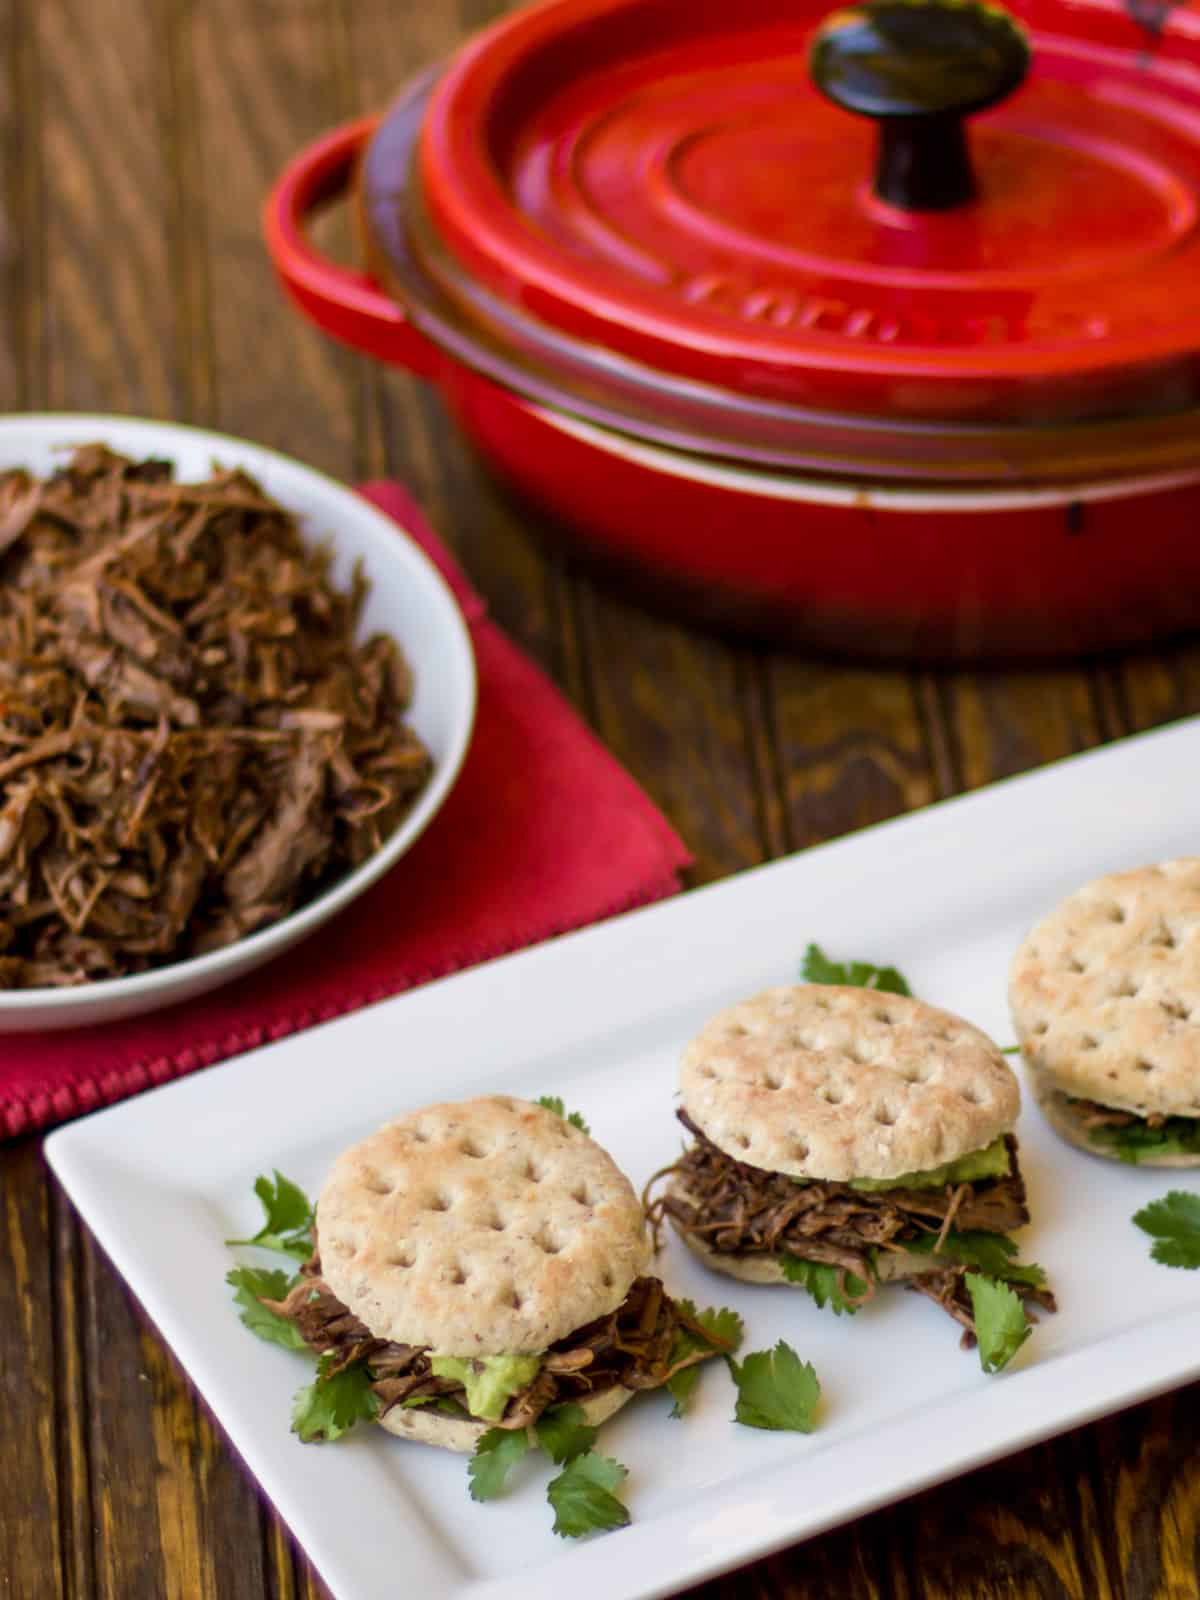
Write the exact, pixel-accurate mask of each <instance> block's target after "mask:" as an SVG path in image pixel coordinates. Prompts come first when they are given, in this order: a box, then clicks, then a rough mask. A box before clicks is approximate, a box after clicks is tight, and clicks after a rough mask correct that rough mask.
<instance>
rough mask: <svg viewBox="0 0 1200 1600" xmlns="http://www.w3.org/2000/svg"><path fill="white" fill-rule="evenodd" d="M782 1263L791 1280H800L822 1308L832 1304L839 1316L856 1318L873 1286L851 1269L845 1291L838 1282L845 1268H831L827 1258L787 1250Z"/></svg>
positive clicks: (784, 1271) (802, 1286)
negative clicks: (808, 1257) (815, 1258)
mask: <svg viewBox="0 0 1200 1600" xmlns="http://www.w3.org/2000/svg"><path fill="white" fill-rule="evenodd" d="M779 1265H780V1266H781V1267H782V1268H783V1275H784V1277H785V1278H786V1279H787V1281H788V1282H789V1283H798V1284H799V1285H800V1286H801V1288H804V1289H807V1290H808V1292H809V1294H810V1295H812V1297H813V1299H814V1300H815V1301H816V1302H817V1304H818V1306H820V1308H821V1310H822V1311H824V1309H825V1307H826V1306H828V1307H829V1309H830V1310H831V1311H832V1312H833V1314H834V1316H835V1317H841V1316H847V1317H852V1316H853V1315H854V1313H855V1312H856V1311H857V1310H858V1309H859V1306H860V1304H861V1302H862V1299H863V1297H864V1296H865V1295H866V1293H867V1290H868V1288H869V1287H870V1285H869V1284H866V1283H864V1282H863V1281H862V1279H861V1278H859V1277H857V1276H856V1275H855V1274H854V1273H853V1272H847V1273H846V1275H845V1292H844V1291H843V1289H842V1286H841V1284H840V1283H839V1281H838V1279H839V1277H840V1275H841V1273H842V1271H843V1269H842V1268H841V1267H831V1266H830V1265H829V1264H828V1263H827V1262H824V1261H805V1260H804V1259H803V1258H802V1257H801V1256H793V1255H789V1254H788V1253H787V1252H786V1251H785V1252H784V1253H783V1254H782V1255H781V1256H780V1257H779ZM847 1293H848V1295H849V1298H847Z"/></svg>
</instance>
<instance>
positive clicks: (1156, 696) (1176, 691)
mask: <svg viewBox="0 0 1200 1600" xmlns="http://www.w3.org/2000/svg"><path fill="white" fill-rule="evenodd" d="M1113 679H1114V688H1113V693H1114V696H1115V697H1117V698H1118V699H1119V701H1120V703H1121V705H1122V706H1123V708H1124V711H1125V717H1126V720H1127V721H1128V724H1129V726H1130V727H1131V728H1152V727H1156V726H1157V725H1158V724H1159V723H1163V722H1173V721H1174V720H1175V719H1176V718H1178V717H1188V716H1194V715H1196V713H1197V712H1200V644H1197V643H1196V642H1194V641H1193V642H1184V643H1180V644H1176V645H1173V646H1171V647H1169V648H1167V649H1164V650H1161V651H1156V652H1154V653H1153V654H1143V655H1137V656H1131V657H1129V658H1128V659H1127V660H1125V661H1123V662H1120V663H1119V664H1117V666H1116V667H1114V669H1113Z"/></svg>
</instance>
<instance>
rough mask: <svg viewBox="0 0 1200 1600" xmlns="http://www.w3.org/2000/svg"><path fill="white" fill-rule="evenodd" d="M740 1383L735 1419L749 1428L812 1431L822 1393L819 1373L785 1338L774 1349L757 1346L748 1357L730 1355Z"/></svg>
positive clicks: (731, 1365) (731, 1364)
mask: <svg viewBox="0 0 1200 1600" xmlns="http://www.w3.org/2000/svg"><path fill="white" fill-rule="evenodd" d="M729 1370H730V1372H731V1373H732V1374H733V1381H734V1383H735V1384H736V1385H737V1391H738V1399H737V1408H736V1410H735V1411H734V1414H733V1415H734V1421H735V1422H742V1423H745V1425H746V1427H748V1428H770V1429H773V1430H776V1431H779V1432H782V1431H784V1430H790V1431H791V1432H794V1433H811V1432H812V1429H813V1412H814V1411H815V1409H816V1405H817V1401H818V1399H819V1398H820V1395H821V1385H820V1383H819V1382H818V1380H817V1375H816V1373H815V1372H814V1371H813V1369H812V1367H811V1365H810V1364H809V1363H808V1362H807V1361H801V1359H800V1357H799V1356H798V1355H797V1354H796V1352H795V1351H794V1350H793V1349H792V1347H791V1345H789V1344H785V1343H784V1341H783V1340H782V1339H781V1340H780V1341H779V1343H778V1344H777V1345H776V1346H775V1348H774V1350H755V1351H753V1352H752V1353H751V1354H750V1355H748V1356H747V1357H746V1359H745V1360H744V1361H741V1362H738V1361H735V1360H734V1358H733V1357H732V1356H730V1357H729Z"/></svg>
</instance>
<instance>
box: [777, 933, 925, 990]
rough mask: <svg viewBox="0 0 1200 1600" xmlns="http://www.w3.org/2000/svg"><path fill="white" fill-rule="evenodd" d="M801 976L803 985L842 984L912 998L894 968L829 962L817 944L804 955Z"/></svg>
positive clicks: (859, 963)
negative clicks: (905, 995)
mask: <svg viewBox="0 0 1200 1600" xmlns="http://www.w3.org/2000/svg"><path fill="white" fill-rule="evenodd" d="M800 976H801V977H802V978H803V979H804V981H805V983H842V984H849V986H850V987H851V988H852V989H878V990H880V991H881V992H882V993H883V994H907V995H911V994H912V990H911V989H910V988H909V987H908V983H907V981H906V980H905V979H904V978H903V977H902V976H901V974H900V973H899V972H897V970H896V968H895V967H877V966H875V965H874V963H873V962H870V961H831V960H830V959H829V957H828V956H827V955H826V954H825V952H824V950H822V949H821V947H820V945H819V944H810V945H809V947H808V949H807V950H806V951H805V952H804V961H803V964H802V965H801V967H800Z"/></svg>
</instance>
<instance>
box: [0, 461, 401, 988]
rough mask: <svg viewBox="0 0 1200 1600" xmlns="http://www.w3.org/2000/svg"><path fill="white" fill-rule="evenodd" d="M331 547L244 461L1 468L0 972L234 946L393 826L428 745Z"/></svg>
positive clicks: (85, 976) (4, 978)
mask: <svg viewBox="0 0 1200 1600" xmlns="http://www.w3.org/2000/svg"><path fill="white" fill-rule="evenodd" d="M329 563H330V556H329V552H328V550H326V549H324V548H322V547H321V546H319V545H314V544H312V543H309V542H307V541H306V540H305V539H304V538H303V537H302V536H301V532H300V529H299V527H298V525H297V521H296V518H295V517H294V516H293V515H292V514H291V513H290V512H288V511H287V510H286V509H285V508H284V507H282V506H280V505H278V504H277V503H276V502H274V501H273V500H271V499H270V498H269V497H268V496H267V495H265V494H264V493H263V491H262V490H261V489H260V488H259V486H258V484H257V483H255V482H254V480H253V479H252V478H250V477H248V476H247V475H246V474H245V473H243V472H240V471H231V472H222V471H217V472H215V473H214V475H213V476H212V477H211V478H210V479H208V480H207V481H206V482H203V483H188V484H181V483H176V482H175V481H174V476H173V468H172V466H171V463H170V462H167V461H160V460H147V461H142V462H134V461H131V460H128V459H126V458H125V457H123V456H119V455H115V454H113V453H112V452H111V451H110V450H108V449H107V448H106V447H105V446H103V445H89V446H86V447H85V448H82V449H80V450H77V451H76V452H75V454H74V455H73V457H72V458H71V460H70V461H69V463H68V464H67V465H66V466H64V467H63V468H62V469H61V470H60V471H58V472H55V473H54V474H53V475H52V476H51V477H49V478H45V479H39V478H36V477H34V476H32V475H31V474H29V473H27V472H25V471H22V470H14V471H8V472H5V473H2V474H0V988H8V989H17V988H39V987H44V986H62V985H75V984H83V983H87V982H89V981H92V980H96V979H103V978H115V977H121V976H124V975H126V974H129V973H134V972H143V971H146V970H147V969H149V968H152V967H160V966H164V965H166V964H168V963H170V962H174V961H178V960H181V959H183V958H184V957H186V956H191V955H197V954H200V953H202V952H204V951H208V950H213V949H215V948H217V947H219V946H222V945H227V944H231V943H233V942H234V941H236V940H238V939H241V938H243V937H244V936H245V935H247V934H249V933H252V932H253V931H254V930H255V929H258V928H262V927H266V926H267V925H268V924H270V923H273V922H275V921H277V920H279V919H280V918H281V917H284V916H286V915H287V914H288V913H289V912H291V911H294V910H296V909H297V908H298V907H299V906H302V905H304V904H306V903H307V902H308V901H310V900H312V899H313V898H314V897H315V896H316V895H318V894H320V893H321V892H322V890H324V889H325V888H327V887H328V886H329V885H330V884H331V883H333V882H334V881H336V880H337V879H338V878H339V877H341V876H343V875H344V874H345V873H347V872H348V871H350V870H351V869H352V868H354V867H356V866H358V865H359V864H360V863H361V862H363V861H364V860H366V858H367V857H368V856H370V855H371V854H372V853H373V852H374V851H376V850H377V849H378V848H379V847H380V846H381V845H382V844H383V843H384V841H385V840H386V839H387V837H388V836H389V834H391V833H392V832H393V830H394V829H395V828H396V826H397V825H398V824H399V822H400V821H401V819H402V818H403V817H404V815H405V814H406V812H407V811H408V810H409V809H410V807H411V806H412V804H413V802H414V801H415V799H416V797H417V795H418V794H419V793H420V791H421V790H422V788H423V787H424V786H425V784H426V782H427V780H428V778H429V774H430V771H431V761H430V757H429V754H428V752H427V751H426V749H425V747H424V745H423V744H422V743H421V741H420V739H419V738H418V737H417V735H416V734H415V733H414V732H413V731H412V729H411V728H410V727H408V726H407V724H406V723H405V720H404V712H405V709H406V707H407V705H408V703H409V700H410V696H411V679H410V674H409V670H408V667H407V665H406V663H405V661H404V659H403V656H402V655H401V652H400V650H399V648H398V647H397V645H396V643H395V641H394V640H393V639H391V638H390V637H388V636H386V635H382V634H376V635H375V636H373V637H372V638H369V639H366V640H361V639H358V638H357V637H356V621H357V617H358V613H359V609H360V607H361V604H362V601H363V599H364V597H365V594H366V589H367V585H366V581H365V579H364V578H363V577H362V576H361V574H359V575H356V578H355V581H354V584H353V586H352V588H351V590H350V592H349V593H342V592H340V591H339V590H338V589H337V588H336V587H334V586H333V584H332V583H331V582H330V578H329Z"/></svg>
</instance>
